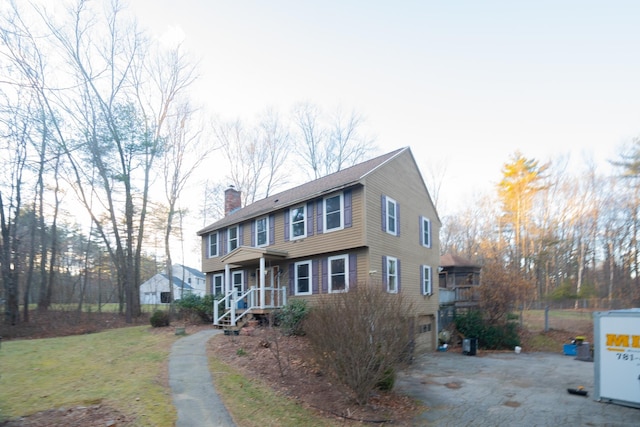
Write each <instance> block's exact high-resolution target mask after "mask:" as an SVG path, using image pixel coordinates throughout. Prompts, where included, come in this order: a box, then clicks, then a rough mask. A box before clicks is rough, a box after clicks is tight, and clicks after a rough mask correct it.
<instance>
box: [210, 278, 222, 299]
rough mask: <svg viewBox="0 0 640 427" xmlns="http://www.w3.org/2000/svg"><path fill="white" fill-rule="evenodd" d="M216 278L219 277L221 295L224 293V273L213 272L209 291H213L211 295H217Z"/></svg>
mask: <svg viewBox="0 0 640 427" xmlns="http://www.w3.org/2000/svg"><path fill="white" fill-rule="evenodd" d="M216 278H220V283H221V285H222V286H221V287H220V293H221V294H222V295H224V294H225V290H224V274H223V273H218V274H214V275H213V278H212V279H211V292H213V295H214V296H215V295H217V294H216Z"/></svg>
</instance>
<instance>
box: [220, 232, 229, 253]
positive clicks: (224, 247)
mask: <svg viewBox="0 0 640 427" xmlns="http://www.w3.org/2000/svg"><path fill="white" fill-rule="evenodd" d="M227 230H228V229H226V228H225V229H224V230H223V231H222V233H221V234H222V245H220V246H222V247H221V248H220V249H221V251H220V255H225V254H226V253H227V232H228V231H227Z"/></svg>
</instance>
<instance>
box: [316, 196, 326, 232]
mask: <svg viewBox="0 0 640 427" xmlns="http://www.w3.org/2000/svg"><path fill="white" fill-rule="evenodd" d="M323 203H324V201H323V200H322V199H320V200H318V203H316V207H317V212H316V223H317V230H318V234H322V232H323V228H322V224H323V221H322V212H323V209H322V205H323Z"/></svg>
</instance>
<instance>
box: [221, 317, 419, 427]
mask: <svg viewBox="0 0 640 427" xmlns="http://www.w3.org/2000/svg"><path fill="white" fill-rule="evenodd" d="M276 337H277V336H276V335H274V333H273V332H270V330H269V328H256V329H254V330H253V331H252V332H251V335H244V334H243V335H239V336H225V335H217V336H215V337H214V338H213V339H212V340H211V341H209V346H208V351H209V352H210V355H213V356H215V357H218V358H219V359H221V360H223V361H225V362H227V363H229V364H231V365H233V366H234V367H235V368H236V369H239V370H240V371H241V372H243V373H244V374H245V375H247V376H249V377H256V378H260V379H261V380H262V381H263V382H265V383H267V384H269V385H270V386H271V387H272V388H273V389H274V390H275V391H276V392H278V393H281V394H282V395H284V396H286V397H288V398H294V399H296V400H297V401H298V402H300V403H302V404H303V405H305V406H306V407H308V408H311V409H313V410H314V411H317V412H319V413H320V414H321V415H322V416H326V417H327V418H331V419H335V418H336V417H338V418H340V419H342V420H343V421H344V422H346V423H351V422H353V423H354V425H355V424H356V423H362V422H371V423H383V422H390V423H393V424H394V425H411V420H412V419H413V418H414V417H415V416H416V415H417V414H418V413H419V412H420V410H421V409H424V408H421V407H420V406H419V404H417V403H416V402H415V401H414V400H413V399H411V398H408V397H406V396H401V395H398V394H396V393H393V392H377V393H376V394H375V395H374V396H372V398H371V400H370V402H369V404H368V405H357V404H356V403H355V402H354V400H353V398H352V396H351V394H350V393H349V392H348V391H347V390H346V389H345V388H344V387H342V386H341V385H340V384H339V383H337V382H336V381H334V380H333V378H332V377H331V376H330V375H329V374H328V373H326V372H323V371H322V369H321V368H320V367H319V366H318V365H317V364H316V363H315V362H314V361H313V360H311V359H310V357H309V355H310V354H311V352H310V349H309V343H308V341H307V339H306V338H305V337H297V336H292V337H285V336H280V337H277V338H276ZM276 339H277V343H276V341H275V340H276ZM276 346H277V347H276ZM277 351H279V353H280V358H279V359H280V365H279V364H278V358H277V357H276V355H275V354H276V352H277ZM346 425H349V424H346Z"/></svg>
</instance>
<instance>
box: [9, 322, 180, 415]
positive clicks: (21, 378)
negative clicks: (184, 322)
mask: <svg viewBox="0 0 640 427" xmlns="http://www.w3.org/2000/svg"><path fill="white" fill-rule="evenodd" d="M175 339H176V337H175V335H173V334H167V333H157V332H155V331H152V330H151V328H150V327H149V326H137V327H127V328H119V329H113V330H109V331H106V332H100V333H96V334H89V335H76V336H68V337H61V338H47V339H34V340H14V341H7V342H3V343H2V349H1V350H0V366H1V367H2V373H1V376H0V420H2V419H6V418H9V417H16V416H25V415H30V414H33V413H36V412H40V411H45V410H50V409H52V408H61V407H64V408H70V407H75V406H79V405H80V406H90V405H106V406H109V407H111V408H114V409H115V410H117V411H118V412H120V413H122V414H124V416H125V417H126V419H127V420H129V421H131V422H133V423H134V424H135V425H140V426H160V425H173V424H174V423H175V420H176V413H175V409H174V407H173V405H172V402H171V394H170V392H169V390H168V388H167V385H166V378H165V377H166V375H165V374H164V372H165V371H166V368H165V365H166V361H167V357H168V354H169V350H170V346H171V344H172V343H173V341H175Z"/></svg>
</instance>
